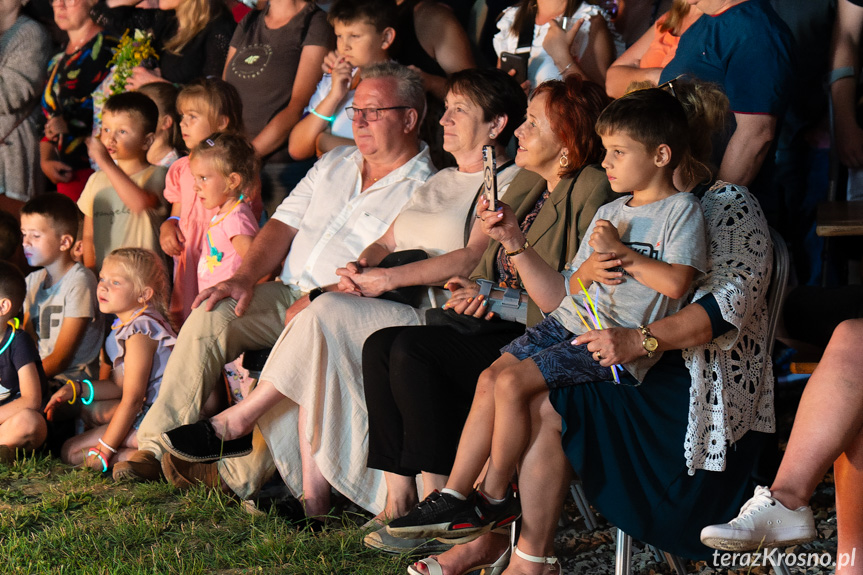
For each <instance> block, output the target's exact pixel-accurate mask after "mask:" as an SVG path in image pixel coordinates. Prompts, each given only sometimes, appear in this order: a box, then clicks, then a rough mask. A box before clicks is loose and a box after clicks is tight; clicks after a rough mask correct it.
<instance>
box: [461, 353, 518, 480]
mask: <svg viewBox="0 0 863 575" xmlns="http://www.w3.org/2000/svg"><path fill="white" fill-rule="evenodd" d="M518 363H519V360H518V359H517V358H516V357H515V356H514V355H512V354H510V353H504V354H503V355H501V356H500V358H498V359H497V360H496V361H495V362H494V363H493V364H491V366H489V368H488V369H486V370H485V371H483V372H482V374H480V376H479V380H478V381H477V384H476V391H475V392H474V396H473V403H472V404H471V406H470V413H468V416H467V420H466V421H465V424H464V430H463V431H462V432H461V439H460V440H459V442H458V451H457V452H456V456H455V462H454V463H453V466H452V473H451V474H450V476H449V479H448V480H447V482H446V486H447V487H448V488H449V489H453V490H455V491H458V492H459V493H461V494H462V495H467V494H468V493H469V492H470V491H471V490H472V489H473V485H474V483H475V482H476V480H477V477H479V474H480V472H481V471H482V468H483V466H484V465H485V462H486V460H487V459H488V454H489V451H490V450H491V437H492V430H493V429H494V422H495V411H494V409H495V404H494V388H495V382H496V379H497V377H498V375H499V374H500V372H501V371H503V370H504V369H506V368H507V367H509V366H512V365H517V364H518Z"/></svg>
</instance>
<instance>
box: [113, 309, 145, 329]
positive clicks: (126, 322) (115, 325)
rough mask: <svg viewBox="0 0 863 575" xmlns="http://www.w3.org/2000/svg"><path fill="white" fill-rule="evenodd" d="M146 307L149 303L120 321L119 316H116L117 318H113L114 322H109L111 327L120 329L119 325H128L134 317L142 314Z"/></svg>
mask: <svg viewBox="0 0 863 575" xmlns="http://www.w3.org/2000/svg"><path fill="white" fill-rule="evenodd" d="M148 307H150V304H146V305H145V306H144V307H142V308H141V309H138V310H135V313H133V314H132V317H130V318H129V319H127V320H126V321H120V318H119V317H118V318H117V319H115V320H114V323H112V324H111V329H112V330H115V329H120V328H121V327H125V326H127V325H129V324H130V323H132V322H133V321H134V320H135V319H137V318H138V317H139V316H140V315H141V314H143V313H144V312H145V311H147V308H148Z"/></svg>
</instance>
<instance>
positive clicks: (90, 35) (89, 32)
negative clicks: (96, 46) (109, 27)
mask: <svg viewBox="0 0 863 575" xmlns="http://www.w3.org/2000/svg"><path fill="white" fill-rule="evenodd" d="M93 30H94V29H90V30H87V32H86V34H84V37H83V38H81V39H80V40H79V41H78V42H77V43H76V44H75V45H74V46H72V51H71V52H70V51H69V46H67V47H66V54H68V55H70V56H71V55H72V54H74V53H75V52H77V51H78V50H80V49H81V48H83V47H84V44H86V43H87V42H89V41H90V40H92V39H93V36H95V35H96V34H94V33H93ZM95 30H98V29H95Z"/></svg>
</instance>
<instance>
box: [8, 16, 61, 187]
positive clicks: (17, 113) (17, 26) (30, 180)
mask: <svg viewBox="0 0 863 575" xmlns="http://www.w3.org/2000/svg"><path fill="white" fill-rule="evenodd" d="M23 4H26V0H25V1H24V2H21V0H14V1H13V2H4V3H3V4H0V101H2V102H3V103H4V106H3V109H2V110H0V195H6V196H8V197H10V198H14V199H16V200H20V201H22V202H26V201H27V200H29V199H30V198H32V197H33V196H35V195H36V194H37V193H39V192H41V191H42V190H40V189H37V186H36V182H37V181H39V182H41V178H36V175H37V174H36V172H37V171H38V169H37V168H36V165H37V158H36V154H38V152H39V137H38V126H37V124H36V116H35V113H36V109H37V108H38V104H39V95H40V94H39V91H40V90H41V89H42V86H43V83H44V82H45V68H46V66H47V64H48V58H49V57H50V56H51V44H50V41H49V39H48V34H47V33H46V32H45V29H44V28H42V26H40V25H39V24H37V23H36V22H34V21H33V20H31V19H30V18H29V17H27V16H24V15H22V14H21V8H22V5H23Z"/></svg>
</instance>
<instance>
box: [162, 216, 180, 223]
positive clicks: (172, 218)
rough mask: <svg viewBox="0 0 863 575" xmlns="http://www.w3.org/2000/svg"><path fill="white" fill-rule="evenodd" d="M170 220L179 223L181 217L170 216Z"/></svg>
mask: <svg viewBox="0 0 863 575" xmlns="http://www.w3.org/2000/svg"><path fill="white" fill-rule="evenodd" d="M168 220H177V221H178V222H179V221H180V216H170V217H168ZM168 220H165V221H168Z"/></svg>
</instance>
